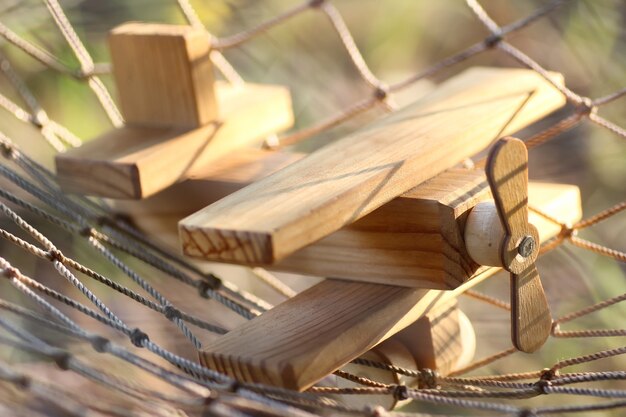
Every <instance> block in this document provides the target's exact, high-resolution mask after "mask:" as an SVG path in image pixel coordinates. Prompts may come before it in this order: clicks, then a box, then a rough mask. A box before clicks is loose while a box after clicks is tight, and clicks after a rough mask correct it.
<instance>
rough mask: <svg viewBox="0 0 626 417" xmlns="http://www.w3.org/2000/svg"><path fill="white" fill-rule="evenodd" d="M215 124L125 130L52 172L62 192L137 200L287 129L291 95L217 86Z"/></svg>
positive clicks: (63, 158) (276, 89)
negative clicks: (218, 115) (193, 126)
mask: <svg viewBox="0 0 626 417" xmlns="http://www.w3.org/2000/svg"><path fill="white" fill-rule="evenodd" d="M216 87H217V88H216V92H217V96H218V101H219V103H220V117H219V120H217V121H215V122H213V123H210V124H208V125H205V126H203V127H200V128H197V129H192V130H185V129H179V128H170V129H165V128H138V127H123V128H121V129H116V130H113V131H111V132H108V133H105V134H104V135H102V136H100V137H98V138H96V139H93V140H92V141H89V142H87V143H85V144H84V145H83V146H81V147H79V148H76V149H73V150H70V151H68V152H67V153H63V154H59V155H57V157H56V160H55V161H56V170H57V177H58V180H59V184H60V185H61V187H62V188H63V190H64V191H66V192H69V193H79V194H88V195H98V196H103V197H110V198H121V199H124V198H126V199H133V198H134V199H139V198H146V197H148V196H150V195H153V194H155V193H157V192H159V191H161V190H163V189H164V188H166V187H168V186H170V185H172V184H174V183H176V182H177V181H180V180H183V179H185V178H188V177H192V178H193V177H197V176H201V175H204V171H205V170H207V169H210V168H207V167H208V165H209V164H211V163H213V162H214V161H217V160H219V159H221V158H222V157H224V156H225V155H227V154H229V153H231V152H234V151H236V150H238V149H240V148H241V147H243V146H246V145H251V144H253V143H258V142H260V141H261V140H262V139H263V138H264V137H266V136H268V135H270V134H272V133H274V132H278V131H281V130H284V129H286V128H288V127H290V126H291V125H292V123H293V114H292V111H291V98H290V95H289V91H288V90H287V89H286V88H284V87H280V86H269V85H257V84H246V85H244V86H241V87H236V86H232V85H229V84H226V83H217V84H216Z"/></svg>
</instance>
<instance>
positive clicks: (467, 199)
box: [271, 169, 490, 289]
mask: <svg viewBox="0 0 626 417" xmlns="http://www.w3.org/2000/svg"><path fill="white" fill-rule="evenodd" d="M488 198H490V194H489V188H488V186H487V181H486V179H485V176H484V173H483V172H482V171H479V170H466V169H451V170H448V171H445V172H443V173H441V174H439V175H437V176H435V177H434V178H431V179H430V180H428V181H425V182H424V183H422V184H420V185H418V186H417V187H414V188H413V189H411V190H409V191H407V192H406V193H404V194H402V195H401V196H399V197H396V198H395V199H393V200H392V201H390V202H388V203H386V204H384V205H383V206H381V207H379V208H378V209H376V210H374V211H373V212H371V213H370V214H368V215H366V216H365V217H363V218H361V219H359V220H357V221H356V222H354V223H353V224H351V225H348V226H346V227H344V228H342V229H340V230H338V231H336V232H334V233H332V234H330V235H329V236H327V237H325V238H322V239H320V240H318V241H317V242H314V243H312V244H310V245H308V246H306V247H304V248H302V249H300V250H298V251H296V252H295V253H293V254H291V255H289V256H287V257H286V258H285V259H283V260H281V261H279V262H278V263H276V264H274V265H272V266H271V269H275V270H281V271H289V272H297V273H302V274H308V275H316V276H326V277H329V276H330V277H336V278H345V279H354V280H358V281H368V282H377V283H381V284H391V285H402V286H419V287H424V288H436V289H451V288H455V287H457V286H459V285H460V284H461V283H463V282H465V281H466V280H467V279H469V278H470V277H471V276H472V274H473V273H474V272H476V270H477V269H478V267H479V265H478V264H476V263H475V262H473V261H472V259H471V258H470V257H469V255H468V254H467V253H466V251H465V249H464V243H463V222H464V219H465V215H466V213H467V211H468V210H469V209H471V208H472V207H473V206H474V205H476V203H478V202H480V201H483V200H485V199H488Z"/></svg>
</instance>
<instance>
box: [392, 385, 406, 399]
mask: <svg viewBox="0 0 626 417" xmlns="http://www.w3.org/2000/svg"><path fill="white" fill-rule="evenodd" d="M393 398H395V399H396V400H398V401H404V400H408V399H409V389H408V388H407V386H406V385H396V387H395V389H394V390H393Z"/></svg>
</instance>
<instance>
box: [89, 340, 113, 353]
mask: <svg viewBox="0 0 626 417" xmlns="http://www.w3.org/2000/svg"><path fill="white" fill-rule="evenodd" d="M109 343H110V341H109V339H107V338H106V337H102V336H94V337H92V338H91V346H93V348H94V350H95V351H96V352H100V353H103V352H105V351H106V350H107V346H108V345H109Z"/></svg>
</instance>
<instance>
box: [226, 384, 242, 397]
mask: <svg viewBox="0 0 626 417" xmlns="http://www.w3.org/2000/svg"><path fill="white" fill-rule="evenodd" d="M239 388H241V384H239V381H233V382H232V384H230V386H229V387H228V389H229V391H230V392H233V393H235V394H236V393H237V391H238V390H239Z"/></svg>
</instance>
